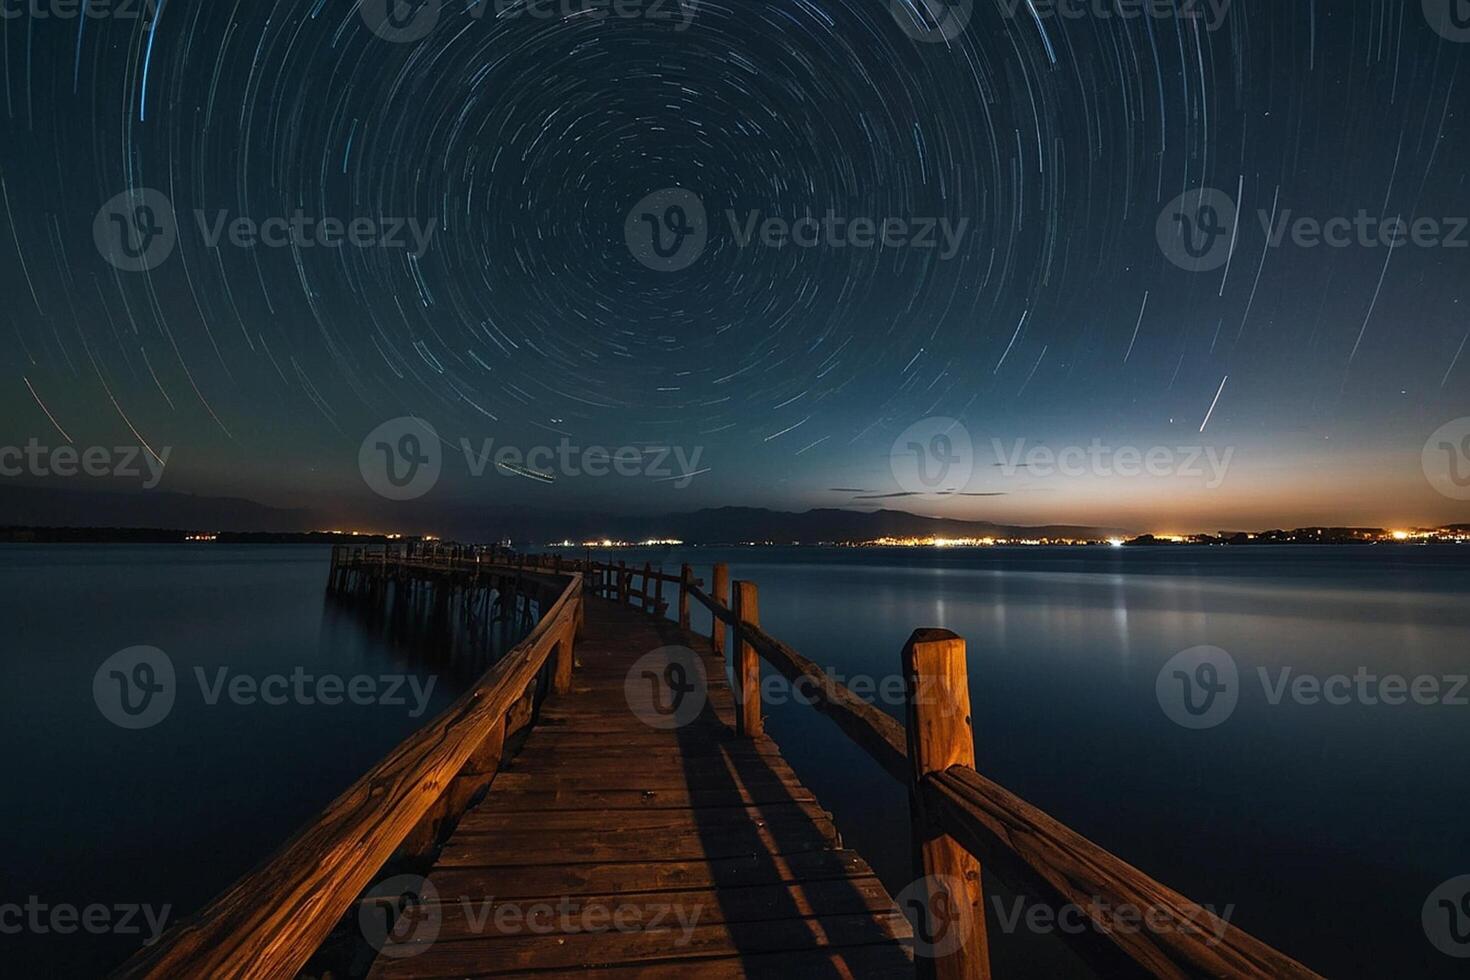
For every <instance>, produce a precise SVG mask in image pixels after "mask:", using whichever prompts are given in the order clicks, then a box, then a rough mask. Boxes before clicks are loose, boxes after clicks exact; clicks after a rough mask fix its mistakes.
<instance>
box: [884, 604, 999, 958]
mask: <svg viewBox="0 0 1470 980" xmlns="http://www.w3.org/2000/svg"><path fill="white" fill-rule="evenodd" d="M903 676H904V691H905V694H906V696H907V700H908V710H907V715H908V736H909V763H910V765H911V766H912V767H913V783H912V784H911V785H910V787H909V810H910V817H911V826H912V828H913V841H914V874H915V875H916V876H920V877H922V878H923V880H924V882H925V883H926V885H927V886H928V894H927V898H926V900H925V903H924V904H925V908H924V917H925V918H926V919H928V922H927V923H926V924H925V928H927V929H931V930H933V931H934V932H935V933H938V932H939V931H941V930H944V929H956V928H958V929H963V930H965V933H964V936H965V938H964V941H963V942H961V943H960V945H959V946H958V948H956V949H954V950H952V951H946V952H945V953H944V954H943V955H938V956H930V957H923V956H916V957H915V961H916V963H917V964H918V966H919V970H920V976H927V977H932V978H934V980H988V978H989V976H990V950H989V942H988V940H987V938H986V935H985V909H984V906H983V904H982V903H983V901H984V897H983V895H982V894H981V890H980V862H979V861H978V860H977V859H976V858H975V857H974V855H972V854H971V853H970V852H969V851H967V850H965V849H964V848H963V847H961V846H960V843H959V842H958V841H956V840H955V839H954V838H952V837H950V836H948V835H947V834H945V833H944V832H943V831H942V830H941V829H939V828H938V827H937V826H936V825H935V823H934V822H933V821H932V820H931V819H930V817H929V815H928V814H927V813H926V812H925V807H924V797H923V793H921V792H920V786H919V784H920V782H921V781H922V780H923V778H924V777H925V776H927V775H929V774H930V773H934V772H943V771H944V770H946V769H948V768H949V767H950V766H968V767H969V768H971V769H973V768H974V767H975V733H974V726H973V724H972V722H971V718H970V687H969V677H968V671H967V670H966V665H965V641H964V640H963V639H962V638H961V637H959V636H956V635H955V634H954V633H951V632H950V631H949V630H940V629H927V630H915V631H914V634H913V635H912V636H910V637H909V642H908V643H907V645H905V646H904V648H903ZM955 891H960V894H954V892H955ZM941 892H947V893H948V894H943V895H941ZM948 945H952V944H951V943H944V942H943V941H942V940H941V941H936V942H935V946H937V947H939V948H944V947H947V946H948Z"/></svg>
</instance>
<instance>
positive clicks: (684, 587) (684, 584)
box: [679, 565, 694, 630]
mask: <svg viewBox="0 0 1470 980" xmlns="http://www.w3.org/2000/svg"><path fill="white" fill-rule="evenodd" d="M693 580H694V569H692V568H690V567H689V566H688V565H684V566H683V567H681V568H680V569H679V628H680V629H683V630H687V629H688V628H689V583H690V582H692V581H693Z"/></svg>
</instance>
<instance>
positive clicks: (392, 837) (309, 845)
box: [118, 559, 582, 980]
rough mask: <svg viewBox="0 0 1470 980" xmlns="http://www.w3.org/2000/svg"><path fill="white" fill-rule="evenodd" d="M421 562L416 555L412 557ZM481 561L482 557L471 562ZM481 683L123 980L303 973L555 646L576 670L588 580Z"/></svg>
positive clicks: (576, 580)
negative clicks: (575, 642) (575, 645)
mask: <svg viewBox="0 0 1470 980" xmlns="http://www.w3.org/2000/svg"><path fill="white" fill-rule="evenodd" d="M405 560H406V561H408V562H410V563H411V561H412V560H411V559H405ZM470 564H471V565H473V564H474V563H473V562H470ZM563 583H564V585H563V588H562V589H561V593H560V596H559V597H558V598H557V599H556V601H555V602H554V603H553V604H552V605H551V606H550V608H548V609H547V610H546V612H545V614H544V615H543V616H542V617H541V620H540V622H538V623H537V624H536V626H535V627H534V628H533V629H532V630H531V633H530V634H529V635H528V636H527V637H526V638H525V639H524V640H522V641H521V642H520V643H518V644H516V646H515V647H513V648H512V649H511V650H510V651H509V652H508V653H507V654H506V655H505V656H504V657H503V658H502V659H501V660H500V661H499V662H498V663H496V664H495V666H494V667H492V668H490V670H489V671H487V672H486V674H485V676H484V677H483V678H482V679H481V680H480V682H479V683H478V684H476V685H475V687H474V688H473V689H471V690H469V691H467V692H466V693H465V694H464V695H462V696H461V697H460V698H459V699H458V700H456V701H455V702H454V704H452V705H451V706H450V707H449V708H447V709H446V710H445V711H444V712H443V713H442V714H440V715H439V716H438V717H437V718H435V719H434V720H433V721H432V722H430V723H429V724H428V725H426V726H425V727H424V728H422V729H420V730H419V731H417V732H415V733H414V734H413V735H410V736H409V737H408V738H407V739H405V740H404V741H403V742H402V743H401V744H399V746H398V747H397V748H395V749H394V750H393V751H392V752H390V753H389V754H388V756H387V758H385V759H384V760H383V761H382V762H380V763H378V765H376V766H375V767H373V769H372V770H371V771H369V772H368V773H367V775H365V776H363V777H362V778H361V779H359V780H358V781H357V782H356V783H354V784H353V785H352V786H351V787H350V788H349V789H348V790H347V791H346V792H344V793H343V794H342V795H340V796H339V797H337V799H335V800H334V801H332V803H331V804H329V805H328V806H327V808H326V809H325V810H323V811H322V813H321V815H320V816H319V817H318V818H317V819H316V820H314V821H313V822H312V823H311V824H310V825H309V826H307V827H306V828H304V829H303V830H301V831H300V832H298V833H297V835H296V836H295V837H294V838H293V839H292V840H291V841H290V842H289V843H288V844H286V845H285V846H284V847H282V848H281V849H280V850H279V851H277V852H276V853H275V854H274V855H273V856H271V857H270V858H268V859H267V860H266V861H265V862H264V863H263V864H261V865H260V866H259V867H258V868H256V869H255V870H254V871H252V872H250V873H249V874H247V875H246V876H245V877H244V878H241V879H240V880H239V881H237V882H235V884H233V885H231V886H230V887H229V888H228V889H226V890H225V892H224V893H223V894H221V895H220V896H219V897H218V898H216V899H215V900H214V901H213V902H211V903H210V904H209V905H208V906H207V907H205V909H204V910H203V911H202V912H200V913H198V914H197V915H195V916H193V917H191V918H190V919H189V920H187V921H185V922H184V923H181V924H180V925H178V926H176V927H175V928H173V929H171V930H169V931H168V932H167V933H165V934H164V936H163V937H162V938H161V939H160V940H159V941H158V942H157V943H156V944H154V945H153V946H150V947H148V948H147V949H145V950H143V951H142V952H140V953H139V954H138V955H136V956H134V957H133V958H132V959H131V960H129V961H128V962H127V963H126V964H124V965H123V967H122V969H121V970H120V971H119V974H118V975H119V976H122V977H157V978H173V977H245V978H256V977H259V978H262V980H264V978H276V977H289V976H295V975H296V973H297V972H298V971H299V970H300V969H301V967H302V966H303V965H304V964H305V963H306V962H307V960H308V959H310V957H311V956H312V954H313V953H315V952H316V950H317V948H318V947H319V946H320V945H321V943H322V941H323V940H324V939H326V937H327V936H328V934H329V933H330V932H331V931H332V929H333V927H334V926H336V924H337V923H338V921H340V920H341V918H342V916H343V915H344V914H345V913H346V912H347V911H348V910H349V909H350V908H351V907H352V903H353V902H354V901H355V900H356V899H357V897H358V896H359V895H360V894H361V893H362V891H363V889H364V888H366V887H367V886H368V885H369V884H371V882H372V881H373V879H374V877H375V876H376V875H377V874H378V872H379V869H381V868H382V867H383V865H384V863H385V862H387V861H388V859H389V858H390V857H392V855H393V853H394V851H395V850H396V849H397V848H398V846H399V845H400V844H401V843H403V841H404V840H405V839H406V838H407V837H408V836H409V834H410V833H411V832H413V831H414V829H415V828H416V827H417V826H418V825H419V823H420V821H421V820H423V819H424V817H425V816H426V815H427V814H428V813H429V812H430V810H431V809H432V808H433V807H434V806H435V804H436V803H437V802H438V801H439V799H440V797H441V796H442V795H443V794H444V791H445V790H446V789H447V788H448V787H449V785H450V784H451V783H452V782H453V780H454V779H455V777H456V776H457V775H458V774H459V773H460V772H461V771H462V770H463V769H464V768H465V764H466V762H468V761H469V760H470V758H471V756H472V755H473V754H474V753H475V752H476V750H477V749H478V748H479V747H480V746H481V744H482V743H484V742H485V740H486V738H487V736H490V735H491V733H492V732H493V731H495V730H496V728H497V726H499V725H500V724H502V723H503V721H504V719H505V717H506V713H507V711H509V709H510V708H511V706H512V705H513V704H515V703H516V702H517V701H519V700H520V699H521V698H522V696H523V694H524V692H525V691H526V690H527V688H528V687H529V686H530V685H531V684H532V683H533V682H534V681H535V680H536V678H537V676H538V675H539V673H540V671H541V669H542V667H544V666H545V664H546V662H547V660H548V658H549V657H550V656H551V653H552V651H553V650H557V649H558V648H560V653H559V655H558V660H559V661H562V660H565V663H561V662H559V663H558V664H557V669H558V673H559V674H560V673H562V672H565V671H566V670H569V669H570V663H571V650H570V644H571V642H572V634H573V633H574V631H575V629H576V624H577V614H578V611H579V608H580V605H581V602H582V577H581V575H579V574H575V573H574V574H571V575H570V576H564V577H563Z"/></svg>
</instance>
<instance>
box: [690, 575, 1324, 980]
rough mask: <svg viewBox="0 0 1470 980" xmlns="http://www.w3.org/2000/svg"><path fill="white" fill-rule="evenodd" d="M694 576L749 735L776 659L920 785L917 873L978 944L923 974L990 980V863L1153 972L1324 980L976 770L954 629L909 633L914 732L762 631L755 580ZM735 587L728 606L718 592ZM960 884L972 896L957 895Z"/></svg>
mask: <svg viewBox="0 0 1470 980" xmlns="http://www.w3.org/2000/svg"><path fill="white" fill-rule="evenodd" d="M693 582H694V580H693V577H692V575H691V574H690V571H689V566H687V565H686V566H684V569H683V573H682V575H681V589H680V600H679V609H680V623H681V625H684V626H685V627H686V628H687V627H688V621H689V620H688V612H687V609H688V601H689V599H690V598H692V599H693V600H695V601H697V602H699V603H700V604H701V605H703V606H704V607H705V608H706V609H708V610H709V612H710V615H711V617H712V631H711V637H710V639H711V643H712V644H713V645H714V647H715V649H716V650H717V651H722V650H723V649H724V638H725V637H724V634H725V629H726V627H727V626H728V627H730V628H732V629H733V630H734V631H735V641H734V642H735V646H736V647H737V653H736V656H735V659H734V662H733V663H732V664H731V671H732V674H733V675H734V679H735V682H734V686H735V691H736V710H737V720H738V726H739V728H740V730H741V731H743V732H747V733H750V734H755V733H758V732H759V731H760V730H761V722H760V689H761V688H760V663H759V660H760V659H764V660H765V661H766V662H767V663H769V664H770V665H771V666H772V667H774V668H775V669H776V670H777V671H778V672H779V673H781V674H782V675H783V676H784V677H786V679H787V680H788V681H790V682H792V684H801V685H802V687H803V691H802V694H803V699H802V700H804V701H808V702H810V703H811V704H812V705H813V706H814V707H815V708H816V709H817V710H818V711H820V712H822V713H823V714H825V715H827V716H828V717H829V718H831V719H832V720H833V721H834V722H835V723H836V724H837V725H838V727H839V728H841V729H842V731H844V732H845V733H846V734H847V735H848V736H849V737H850V738H851V739H852V740H853V741H854V742H856V743H857V745H858V746H860V747H861V748H862V749H863V750H864V751H865V752H866V753H867V754H868V755H869V756H870V757H872V759H873V760H874V761H875V762H877V763H878V765H879V766H880V767H881V768H882V769H883V770H884V771H885V772H887V773H888V774H889V775H890V776H892V777H893V778H894V779H896V780H898V781H899V782H900V783H902V784H904V785H906V786H907V787H908V788H909V800H910V811H911V814H910V820H911V826H912V833H913V842H914V851H915V854H916V857H917V860H916V864H917V865H918V866H917V867H916V868H915V876H916V877H917V878H920V879H921V880H922V881H924V883H925V887H926V888H927V889H928V890H929V894H928V895H927V901H926V902H925V903H924V905H925V907H926V908H927V909H928V910H930V911H931V913H932V912H934V911H935V910H938V909H941V908H942V909H944V910H945V912H944V914H947V915H948V916H949V917H950V918H951V920H955V919H958V918H961V917H963V918H964V919H965V921H964V923H963V928H965V929H967V930H968V931H969V933H968V934H969V938H968V941H966V942H964V943H962V944H961V945H960V946H959V947H958V948H956V949H954V950H952V951H946V952H945V953H944V955H940V956H936V957H933V958H931V959H928V960H927V961H926V960H925V959H923V958H921V959H920V961H919V964H920V969H921V972H922V973H923V974H925V975H930V976H934V977H937V978H940V980H961V978H963V980H973V978H987V977H989V976H990V963H989V949H988V941H987V937H986V935H985V916H984V910H983V907H982V904H981V903H982V894H981V889H980V867H981V866H980V860H981V859H982V858H986V859H987V863H991V862H992V861H993V863H995V864H998V865H1000V866H1002V867H1004V868H1005V869H1006V870H1007V872H1008V876H1009V877H1011V878H1021V879H1024V880H1022V881H1012V882H1011V883H1012V884H1013V885H1015V886H1017V887H1020V886H1026V887H1029V888H1031V889H1033V890H1035V891H1036V892H1038V893H1040V894H1043V895H1046V896H1047V897H1048V898H1050V899H1051V900H1052V901H1053V902H1055V903H1057V904H1061V905H1071V906H1075V907H1076V908H1077V909H1079V910H1080V914H1085V915H1086V916H1087V917H1088V918H1089V919H1090V920H1091V922H1092V924H1093V927H1094V928H1095V930H1096V931H1097V932H1098V933H1100V934H1102V935H1103V936H1105V937H1106V938H1107V939H1108V940H1111V941H1112V943H1114V944H1116V946H1117V947H1118V948H1119V949H1120V950H1121V952H1122V953H1123V954H1124V955H1126V956H1127V957H1128V958H1129V959H1131V960H1132V961H1133V962H1134V963H1136V964H1138V965H1139V966H1140V967H1142V968H1143V969H1144V970H1145V971H1147V972H1148V973H1150V974H1152V975H1153V976H1156V977H1165V978H1170V980H1173V978H1185V977H1250V978H1259V980H1268V978H1269V980H1305V978H1316V977H1318V975H1317V974H1316V973H1314V972H1312V971H1311V970H1309V969H1308V968H1306V967H1305V966H1303V965H1301V964H1300V963H1298V962H1296V961H1295V960H1293V959H1291V958H1290V957H1288V956H1286V955H1285V954H1283V953H1280V952H1278V951H1277V950H1275V949H1273V948H1271V947H1270V946H1267V945H1266V944H1265V943H1263V942H1261V941H1260V940H1258V939H1256V938H1254V937H1252V936H1250V935H1249V934H1247V933H1246V932H1244V931H1243V930H1241V929H1238V928H1236V927H1235V926H1232V925H1230V924H1229V923H1228V922H1225V921H1223V920H1221V919H1220V918H1219V917H1217V916H1216V915H1215V914H1214V913H1213V912H1212V911H1210V910H1209V909H1206V908H1204V907H1202V906H1201V905H1199V904H1198V903H1196V902H1193V901H1190V900H1189V899H1187V898H1185V897H1184V896H1183V895H1180V894H1179V893H1178V892H1176V891H1174V890H1172V889H1170V888H1168V887H1166V886H1164V885H1162V884H1160V883H1159V882H1157V881H1155V880H1153V879H1152V878H1150V877H1149V876H1148V875H1146V874H1144V873H1143V872H1142V871H1140V870H1138V869H1137V868H1135V867H1133V866H1132V865H1130V864H1128V863H1127V862H1125V861H1123V860H1122V859H1121V858H1119V857H1117V856H1115V855H1113V854H1111V853H1109V852H1108V851H1106V850H1104V849H1103V848H1102V847H1099V846H1098V845H1097V844H1095V843H1093V842H1092V841H1090V840H1088V839H1087V838H1085V837H1083V836H1082V835H1081V834H1078V833H1076V832H1075V831H1073V830H1071V829H1070V828H1068V827H1066V826H1065V825H1063V824H1062V823H1061V822H1059V821H1057V820H1056V819H1054V818H1052V817H1050V816H1048V815H1047V814H1045V813H1043V812H1042V811H1041V810H1039V809H1037V808H1036V807H1034V806H1032V805H1031V804H1029V803H1027V802H1026V801H1024V800H1022V799H1020V798H1019V797H1017V796H1016V795H1015V794H1013V793H1010V792H1009V791H1007V790H1005V789H1004V788H1002V787H1000V786H998V785H996V784H995V783H994V782H992V781H990V780H989V779H986V778H985V777H984V776H982V775H981V774H980V773H979V772H977V771H976V768H975V736H974V730H973V724H972V719H971V715H970V694H969V681H968V672H967V668H966V656H965V641H964V640H963V639H962V638H961V637H959V636H956V635H955V634H954V633H951V632H950V631H948V630H933V629H921V630H916V631H914V633H913V635H912V636H911V637H910V638H909V641H908V643H907V644H906V645H905V646H904V649H903V653H902V658H901V663H902V669H903V676H904V690H905V701H906V724H904V723H900V722H899V721H898V720H897V719H895V718H893V717H891V716H890V715H888V714H886V713H885V712H883V711H881V710H879V709H878V708H876V707H875V706H873V705H871V704H869V703H868V702H866V701H864V700H863V699H862V698H860V697H858V696H857V695H855V694H854V693H853V692H852V691H850V690H848V689H847V688H846V687H844V686H843V685H842V684H841V683H839V682H837V681H835V680H833V679H832V678H831V677H829V676H828V675H827V674H826V673H825V672H824V671H823V670H822V669H821V668H820V667H818V666H817V665H816V664H815V663H813V662H812V661H810V660H808V659H807V658H805V657H803V656H802V655H801V654H799V653H797V652H796V651H795V650H793V649H791V648H790V647H789V646H787V645H786V644H784V643H782V642H781V641H780V640H778V639H776V638H775V637H773V636H771V635H770V634H769V633H767V632H765V630H763V629H761V626H760V617H759V611H758V593H757V589H756V586H755V583H753V582H744V581H736V582H734V583H731V584H729V585H728V586H727V583H729V572H728V569H727V568H726V567H725V566H724V565H716V566H715V568H714V594H713V595H711V594H708V593H705V592H703V591H701V590H700V589H699V588H698V587H697V586H696V585H694V584H693ZM727 587H728V589H729V591H728V594H729V596H730V600H729V601H728V603H727V602H724V601H721V599H720V598H719V597H722V596H724V595H726V594H727V592H726V589H727ZM957 890H958V891H960V892H961V894H954V892H955V891H957ZM938 948H939V947H936V949H938ZM1319 980H1320V978H1319Z"/></svg>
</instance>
